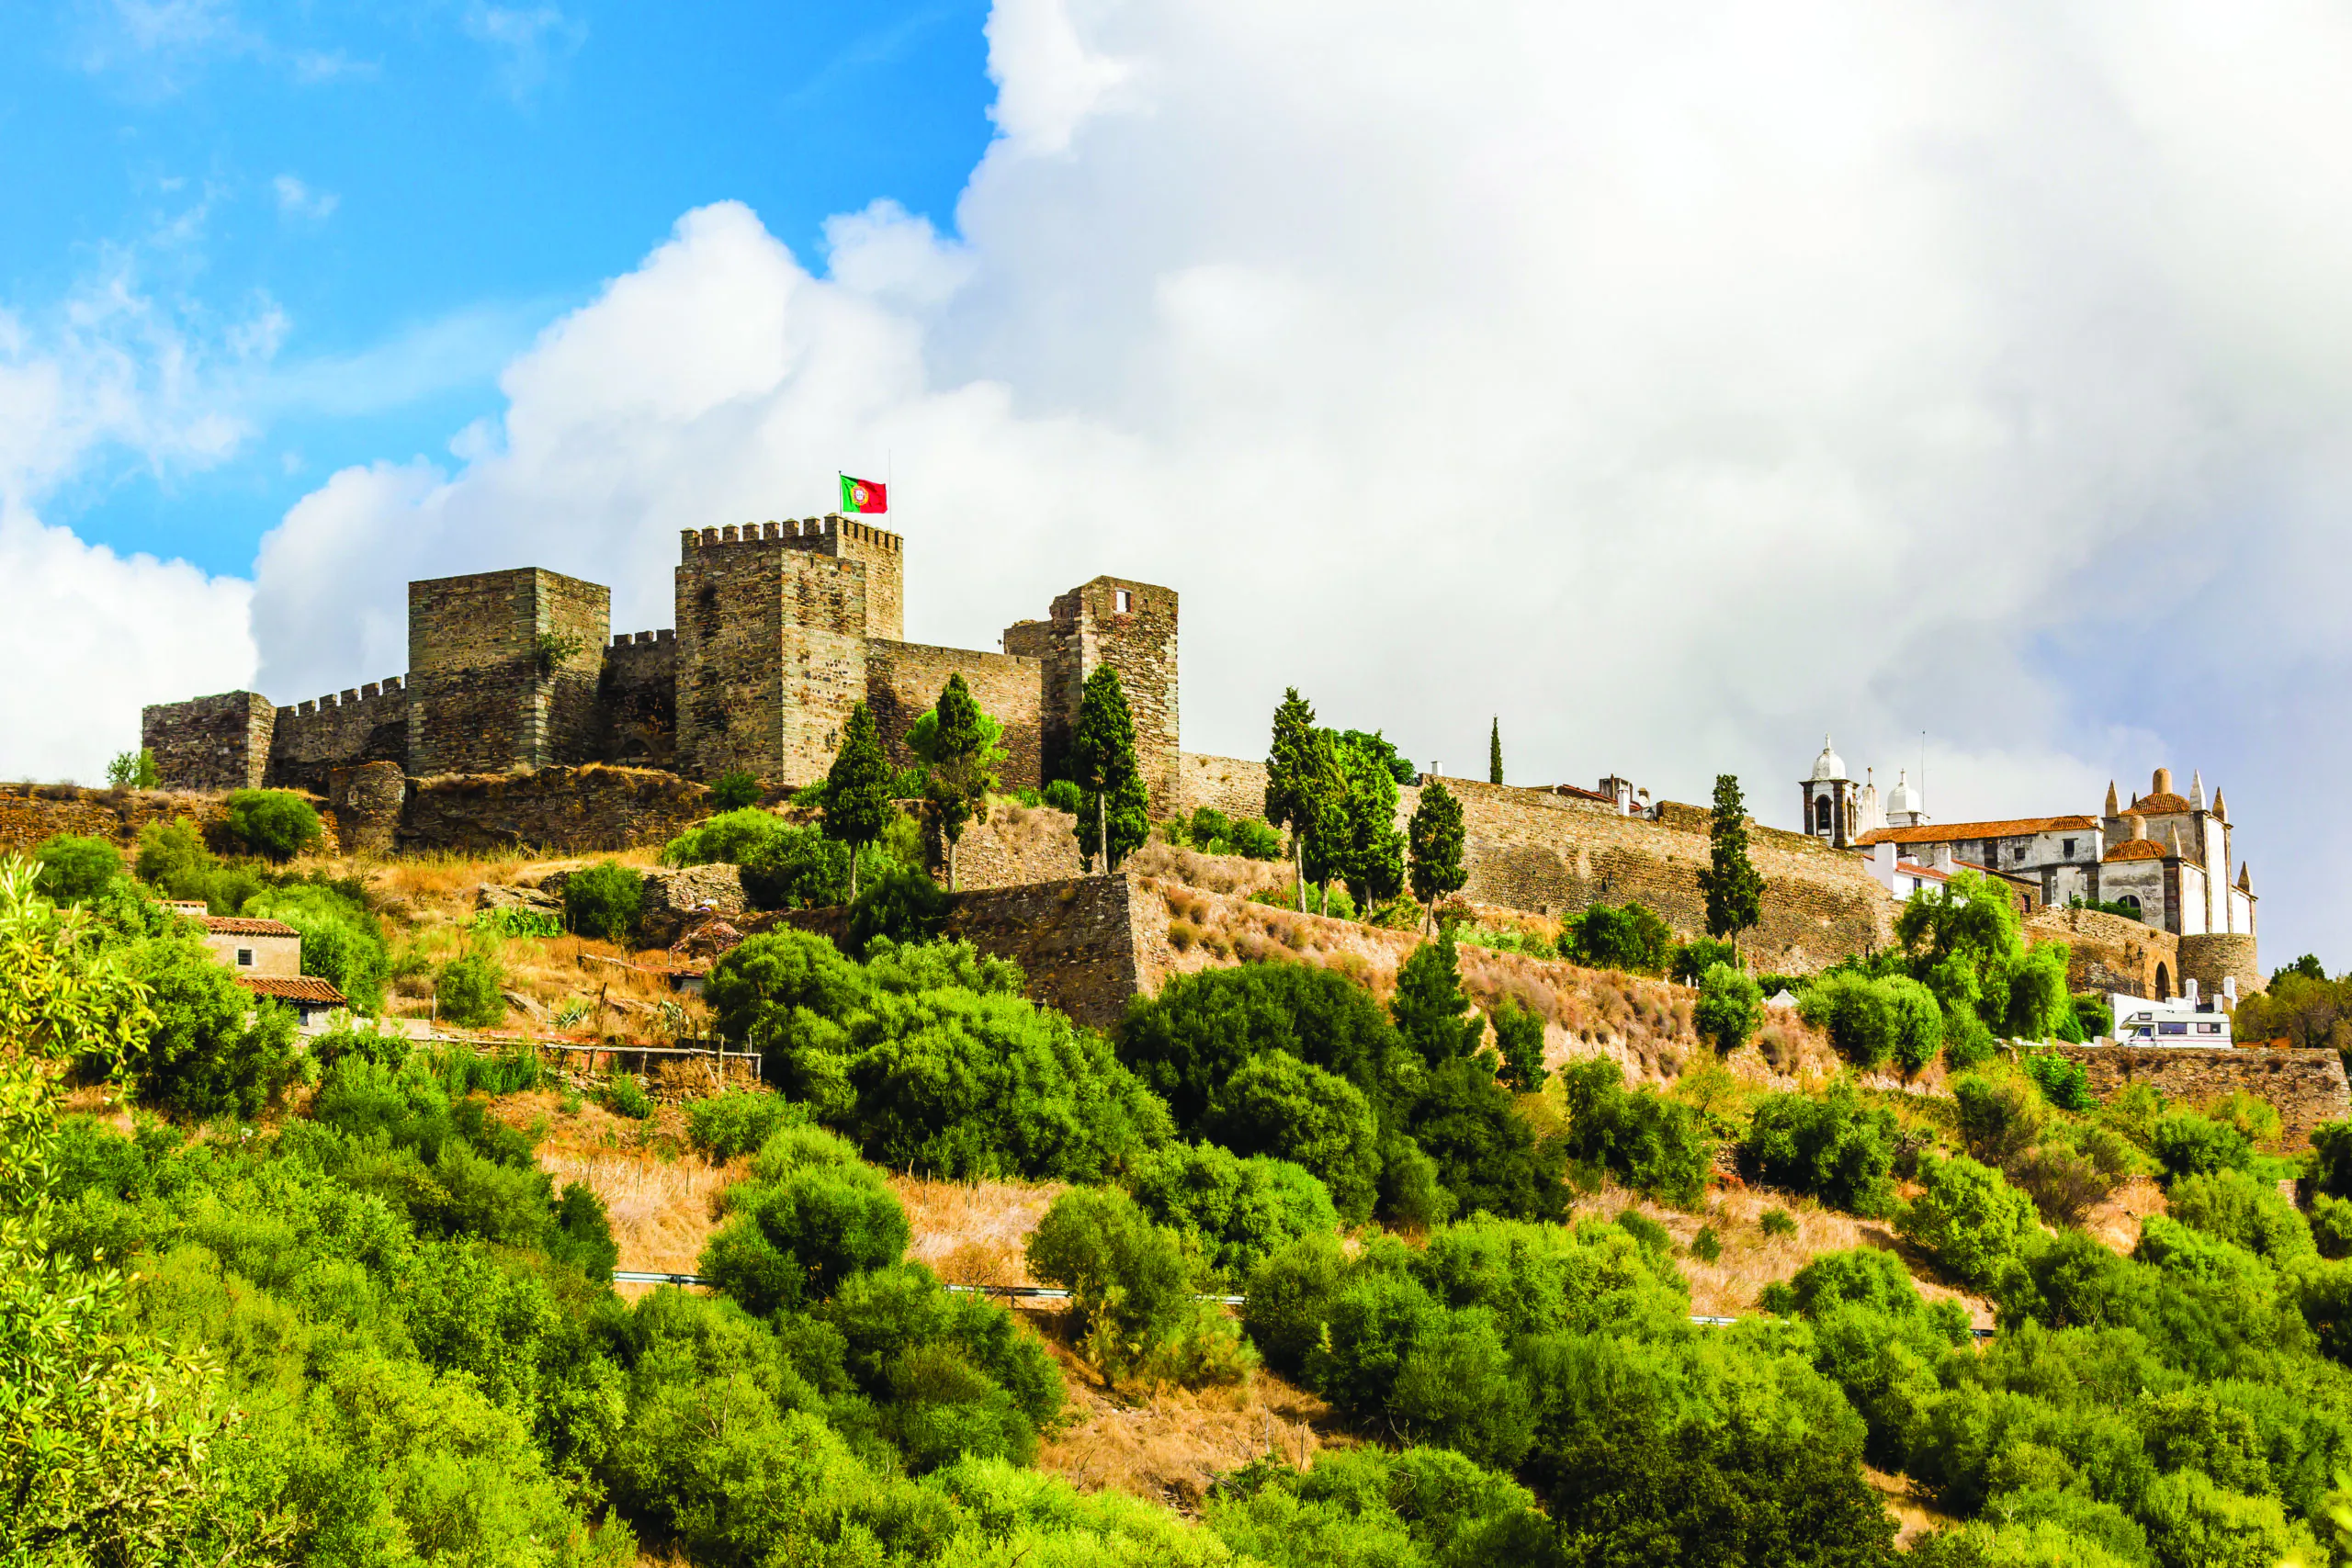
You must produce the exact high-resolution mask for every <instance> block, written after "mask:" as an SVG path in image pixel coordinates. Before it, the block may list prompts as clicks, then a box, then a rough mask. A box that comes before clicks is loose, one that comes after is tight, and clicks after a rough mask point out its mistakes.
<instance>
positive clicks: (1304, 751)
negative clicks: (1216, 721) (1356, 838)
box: [1266, 686, 1349, 909]
mask: <svg viewBox="0 0 2352 1568" xmlns="http://www.w3.org/2000/svg"><path fill="white" fill-rule="evenodd" d="M1348 791H1349V781H1348V778H1347V776H1346V774H1345V773H1344V772H1343V770H1342V769H1341V766H1340V756H1339V752H1338V751H1337V750H1336V749H1335V748H1334V747H1333V745H1332V742H1331V736H1330V732H1329V731H1328V730H1324V729H1318V728H1316V724H1315V707H1314V705H1313V704H1311V703H1309V702H1308V701H1307V700H1306V698H1305V697H1302V696H1300V695H1299V694H1298V688H1297V687H1295V686H1292V687H1289V688H1287V689H1285V690H1284V691H1283V700H1282V704H1281V705H1280V706H1278V707H1276V708H1275V709H1274V733H1273V740H1272V745H1271V747H1270V748H1269V749H1268V750H1267V754H1266V820H1267V821H1269V822H1272V823H1273V824H1275V825H1276V826H1278V827H1283V828H1287V829H1290V836H1291V853H1292V858H1293V859H1294V860H1295V862H1296V864H1297V872H1298V902H1297V904H1296V905H1295V908H1300V909H1305V908H1306V881H1307V872H1308V862H1309V861H1310V860H1317V862H1318V865H1317V870H1319V871H1322V872H1324V873H1326V874H1337V873H1338V872H1339V870H1340V866H1339V865H1338V864H1337V863H1333V862H1332V860H1331V858H1330V857H1331V852H1332V851H1333V850H1334V849H1335V848H1336V846H1337V843H1338V841H1339V840H1342V839H1343V838H1344V837H1345V835H1346V831H1347V829H1346V821H1347V805H1348ZM1318 880H1319V878H1318Z"/></svg>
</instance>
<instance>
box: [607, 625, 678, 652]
mask: <svg viewBox="0 0 2352 1568" xmlns="http://www.w3.org/2000/svg"><path fill="white" fill-rule="evenodd" d="M677 636H678V634H677V633H676V632H674V631H673V630H672V629H671V628H669V627H668V626H663V627H662V629H661V630H660V631H658V632H615V633H614V634H613V647H614V648H615V649H624V648H643V647H645V646H646V645H647V644H649V643H657V642H674V641H675V640H677Z"/></svg>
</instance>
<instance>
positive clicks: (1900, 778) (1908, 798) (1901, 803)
mask: <svg viewBox="0 0 2352 1568" xmlns="http://www.w3.org/2000/svg"><path fill="white" fill-rule="evenodd" d="M1918 809H1919V792H1918V791H1917V790H1915V789H1913V788H1912V787H1911V775H1910V773H1909V772H1908V771H1905V772H1904V773H1897V774H1895V775H1894V788H1893V789H1891V790H1889V791H1887V792H1886V814H1887V815H1888V816H1889V817H1892V816H1894V815H1895V814H1896V813H1897V812H1906V813H1907V812H1915V811H1917V810H1918Z"/></svg>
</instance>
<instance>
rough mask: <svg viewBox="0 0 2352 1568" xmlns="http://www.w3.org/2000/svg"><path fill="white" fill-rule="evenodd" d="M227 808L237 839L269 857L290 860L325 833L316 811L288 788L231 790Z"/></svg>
mask: <svg viewBox="0 0 2352 1568" xmlns="http://www.w3.org/2000/svg"><path fill="white" fill-rule="evenodd" d="M227 812H228V822H229V831H230V832H232V833H233V834H234V835H236V838H237V840H238V842H240V843H242V844H243V845H244V846H245V848H247V849H248V850H251V851H252V852H254V853H255V854H257V855H261V856H263V857H265V858H266V859H269V860H277V861H285V860H292V859H293V858H294V857H295V856H296V855H298V854H300V853H301V852H303V851H304V850H307V849H309V848H310V847H311V846H312V845H313V844H316V843H318V842H319V841H320V840H321V839H322V838H323V837H324V836H325V835H324V833H323V832H322V829H320V827H319V814H318V812H317V811H316V810H314V809H312V807H311V803H310V802H309V801H307V800H305V799H303V798H302V797H301V796H300V795H296V794H294V793H292V792H291V791H289V790H282V789H241V790H234V791H232V792H231V793H230V795H229V799H228V804H227Z"/></svg>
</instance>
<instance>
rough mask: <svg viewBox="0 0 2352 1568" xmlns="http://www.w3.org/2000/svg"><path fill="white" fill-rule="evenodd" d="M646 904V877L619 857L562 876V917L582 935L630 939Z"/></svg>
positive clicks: (607, 938) (598, 937)
mask: <svg viewBox="0 0 2352 1568" xmlns="http://www.w3.org/2000/svg"><path fill="white" fill-rule="evenodd" d="M644 904H645V878H644V877H643V876H641V875H639V874H638V873H636V872H634V871H631V870H630V869H629V868H628V867H627V866H625V865H623V864H621V863H619V862H618V861H609V860H608V861H600V862H598V863H596V864H594V865H592V866H587V867H584V868H583V869H582V870H579V871H575V872H573V873H572V874H571V875H570V876H567V877H565V878H564V879H563V919H564V923H565V924H566V925H569V926H570V927H571V929H572V930H573V931H577V932H578V933H579V934H580V935H582V936H586V937H594V938H596V939H598V940H599V941H603V942H623V943H626V942H628V941H629V940H630V939H631V938H633V937H634V936H635V935H636V934H637V920H638V914H639V910H640V909H642V908H643V907H644Z"/></svg>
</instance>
